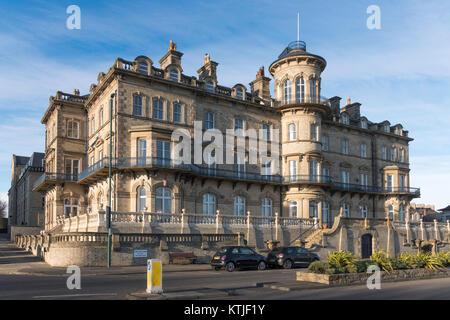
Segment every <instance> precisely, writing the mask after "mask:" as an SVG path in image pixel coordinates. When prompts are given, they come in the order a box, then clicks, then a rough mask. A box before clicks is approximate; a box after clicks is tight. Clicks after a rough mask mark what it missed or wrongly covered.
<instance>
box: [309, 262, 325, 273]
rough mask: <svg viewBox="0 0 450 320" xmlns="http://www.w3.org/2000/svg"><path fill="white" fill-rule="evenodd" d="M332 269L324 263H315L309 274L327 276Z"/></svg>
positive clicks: (312, 264)
mask: <svg viewBox="0 0 450 320" xmlns="http://www.w3.org/2000/svg"><path fill="white" fill-rule="evenodd" d="M329 268H330V265H329V264H328V263H327V262H324V261H314V262H313V263H311V264H310V265H309V267H308V272H311V273H320V274H325V273H327V270H328V269H329Z"/></svg>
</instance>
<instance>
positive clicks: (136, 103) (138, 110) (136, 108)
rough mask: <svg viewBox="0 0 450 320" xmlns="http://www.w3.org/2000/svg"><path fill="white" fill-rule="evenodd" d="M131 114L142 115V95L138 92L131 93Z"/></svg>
mask: <svg viewBox="0 0 450 320" xmlns="http://www.w3.org/2000/svg"><path fill="white" fill-rule="evenodd" d="M133 115H135V116H140V117H141V116H142V97H141V96H140V95H138V94H135V95H133Z"/></svg>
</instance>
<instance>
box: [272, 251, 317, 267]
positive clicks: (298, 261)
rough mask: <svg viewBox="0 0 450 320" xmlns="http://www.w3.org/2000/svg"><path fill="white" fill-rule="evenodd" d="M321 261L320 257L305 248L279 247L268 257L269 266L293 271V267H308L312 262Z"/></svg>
mask: <svg viewBox="0 0 450 320" xmlns="http://www.w3.org/2000/svg"><path fill="white" fill-rule="evenodd" d="M317 260H320V257H319V255H317V254H315V253H312V252H309V251H308V250H306V249H305V248H303V247H278V248H275V249H273V250H272V251H270V252H269V254H268V255H267V264H268V265H269V266H274V267H278V266H279V267H283V268H285V269H291V268H292V267H295V266H299V267H308V266H309V265H310V263H311V262H314V261H317Z"/></svg>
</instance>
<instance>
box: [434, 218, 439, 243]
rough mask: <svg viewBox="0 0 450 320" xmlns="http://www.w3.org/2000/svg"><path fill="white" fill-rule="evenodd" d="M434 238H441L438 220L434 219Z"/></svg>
mask: <svg viewBox="0 0 450 320" xmlns="http://www.w3.org/2000/svg"><path fill="white" fill-rule="evenodd" d="M434 240H440V236H439V227H438V222H437V220H436V219H434Z"/></svg>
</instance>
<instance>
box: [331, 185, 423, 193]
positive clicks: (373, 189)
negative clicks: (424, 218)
mask: <svg viewBox="0 0 450 320" xmlns="http://www.w3.org/2000/svg"><path fill="white" fill-rule="evenodd" d="M333 189H336V190H341V191H349V192H360V193H378V194H380V193H381V194H407V195H414V196H420V189H419V188H410V187H398V188H389V187H388V188H384V187H378V186H369V185H360V184H352V183H343V182H333Z"/></svg>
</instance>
